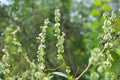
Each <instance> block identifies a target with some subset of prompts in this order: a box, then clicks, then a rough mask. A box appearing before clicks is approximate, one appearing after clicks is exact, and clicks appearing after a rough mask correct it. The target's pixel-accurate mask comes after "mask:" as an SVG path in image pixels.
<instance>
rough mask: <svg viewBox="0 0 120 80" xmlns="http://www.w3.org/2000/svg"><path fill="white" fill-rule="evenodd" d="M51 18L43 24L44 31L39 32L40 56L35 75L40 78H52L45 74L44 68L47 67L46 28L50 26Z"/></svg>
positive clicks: (42, 79) (43, 79) (47, 79)
mask: <svg viewBox="0 0 120 80" xmlns="http://www.w3.org/2000/svg"><path fill="white" fill-rule="evenodd" d="M48 23H49V19H46V20H45V21H44V25H43V26H41V29H42V32H41V33H40V34H39V37H36V39H37V40H38V41H39V43H40V44H39V47H38V51H37V58H38V65H37V69H38V70H37V72H36V73H35V77H36V79H38V80H50V77H49V76H45V73H44V69H45V54H46V52H45V48H46V46H45V45H44V43H45V38H46V31H47V30H46V29H47V27H48Z"/></svg>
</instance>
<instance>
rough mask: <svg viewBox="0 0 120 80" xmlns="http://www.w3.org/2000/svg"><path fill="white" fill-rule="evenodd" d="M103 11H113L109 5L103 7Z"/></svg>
mask: <svg viewBox="0 0 120 80" xmlns="http://www.w3.org/2000/svg"><path fill="white" fill-rule="evenodd" d="M101 10H103V11H104V10H111V8H110V6H109V5H108V4H104V5H102V6H101Z"/></svg>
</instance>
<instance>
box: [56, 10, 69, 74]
mask: <svg viewBox="0 0 120 80" xmlns="http://www.w3.org/2000/svg"><path fill="white" fill-rule="evenodd" d="M54 15H55V25H54V27H55V36H56V37H57V40H58V42H57V44H56V47H57V52H58V54H57V57H58V60H60V61H62V63H63V66H64V67H65V69H66V72H67V74H68V75H70V72H71V70H70V69H69V66H67V65H66V62H65V60H64V58H63V56H62V53H64V41H65V39H64V36H65V33H64V32H62V34H61V31H60V23H59V21H60V10H59V9H56V10H55V12H54Z"/></svg>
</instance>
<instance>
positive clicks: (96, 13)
mask: <svg viewBox="0 0 120 80" xmlns="http://www.w3.org/2000/svg"><path fill="white" fill-rule="evenodd" d="M91 14H92V15H93V16H99V15H100V11H98V10H97V9H93V10H92V11H91Z"/></svg>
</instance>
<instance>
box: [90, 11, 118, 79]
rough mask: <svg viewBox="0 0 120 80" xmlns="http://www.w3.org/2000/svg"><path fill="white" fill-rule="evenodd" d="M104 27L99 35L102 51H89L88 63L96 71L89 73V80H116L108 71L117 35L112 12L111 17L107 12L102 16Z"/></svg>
mask: <svg viewBox="0 0 120 80" xmlns="http://www.w3.org/2000/svg"><path fill="white" fill-rule="evenodd" d="M103 17H104V18H105V20H104V25H103V27H102V28H103V34H101V35H100V37H101V38H102V42H101V44H102V45H103V50H102V51H100V49H99V48H95V49H94V50H92V51H91V58H90V59H89V63H90V64H92V65H94V66H96V67H97V70H96V71H94V72H91V75H90V79H91V80H99V79H104V80H116V79H117V77H116V75H115V74H114V72H112V71H111V70H110V69H111V67H112V62H113V61H114V59H113V58H112V55H111V53H110V52H111V50H113V49H114V46H115V45H116V43H117V42H116V39H117V35H116V34H117V33H116V31H115V28H114V23H113V22H115V21H116V15H115V13H114V11H113V12H112V14H111V16H110V15H109V13H108V12H105V13H104V14H103Z"/></svg>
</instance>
